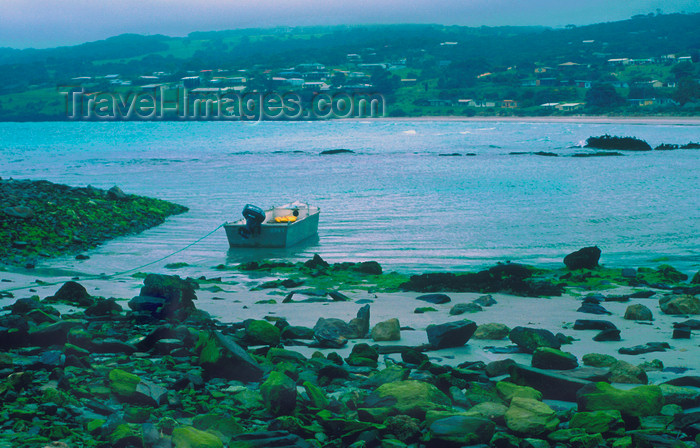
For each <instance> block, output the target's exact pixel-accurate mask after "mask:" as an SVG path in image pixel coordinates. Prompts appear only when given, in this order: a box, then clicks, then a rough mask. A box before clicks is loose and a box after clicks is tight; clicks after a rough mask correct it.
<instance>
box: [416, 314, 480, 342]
mask: <svg viewBox="0 0 700 448" xmlns="http://www.w3.org/2000/svg"><path fill="white" fill-rule="evenodd" d="M475 331H476V323H475V322H472V321H470V320H466V319H465V320H461V321H458V322H449V323H446V324H441V325H429V326H428V328H427V329H426V332H427V333H428V343H429V344H431V345H432V346H434V347H436V348H438V349H441V348H447V347H460V346H462V345H464V344H466V343H467V341H468V340H469V338H471V337H472V335H473V334H474V332H475Z"/></svg>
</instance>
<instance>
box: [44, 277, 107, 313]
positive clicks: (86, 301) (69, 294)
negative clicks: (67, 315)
mask: <svg viewBox="0 0 700 448" xmlns="http://www.w3.org/2000/svg"><path fill="white" fill-rule="evenodd" d="M45 300H46V301H47V302H67V303H71V304H74V305H77V306H84V307H88V306H91V305H93V304H94V302H95V300H94V299H93V298H92V297H91V296H90V294H88V292H87V290H86V289H85V287H84V286H83V285H81V284H80V283H77V282H74V281H68V282H66V283H64V284H63V286H61V287H60V288H59V289H58V291H56V294H54V295H53V296H51V297H47V298H46V299H45Z"/></svg>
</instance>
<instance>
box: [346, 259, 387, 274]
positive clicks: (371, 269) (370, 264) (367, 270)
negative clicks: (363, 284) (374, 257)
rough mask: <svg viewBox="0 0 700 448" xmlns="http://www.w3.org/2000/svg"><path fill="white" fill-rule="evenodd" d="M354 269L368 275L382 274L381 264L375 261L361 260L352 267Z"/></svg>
mask: <svg viewBox="0 0 700 448" xmlns="http://www.w3.org/2000/svg"><path fill="white" fill-rule="evenodd" d="M353 270H354V271H357V272H360V273H362V274H368V275H382V266H381V265H380V264H379V263H377V262H376V261H363V262H361V263H357V264H356V265H355V266H354V267H353Z"/></svg>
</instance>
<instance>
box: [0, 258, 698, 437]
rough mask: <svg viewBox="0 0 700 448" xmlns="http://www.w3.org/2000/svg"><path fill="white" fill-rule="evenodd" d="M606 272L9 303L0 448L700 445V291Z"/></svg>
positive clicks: (344, 272)
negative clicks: (219, 314) (219, 313)
mask: <svg viewBox="0 0 700 448" xmlns="http://www.w3.org/2000/svg"><path fill="white" fill-rule="evenodd" d="M599 257H600V250H599V249H598V248H596V247H589V248H584V249H581V250H579V251H576V252H574V253H572V254H570V255H568V256H567V257H566V258H565V259H564V263H565V264H564V267H562V268H561V269H555V270H545V269H537V268H534V267H531V266H525V265H519V264H515V263H505V264H499V265H496V266H494V267H492V268H490V269H487V270H483V271H480V272H475V273H427V274H422V275H416V276H412V277H408V276H403V275H400V274H396V273H385V272H383V271H382V268H381V266H380V265H379V264H378V263H376V262H365V263H336V264H329V263H326V262H325V261H324V260H323V259H322V258H321V257H318V256H315V257H314V258H313V259H311V260H308V261H307V262H305V263H286V262H273V261H259V262H253V263H246V264H242V265H238V266H225V265H222V266H218V267H217V268H216V271H218V272H220V273H221V277H213V278H206V277H203V276H199V277H196V278H195V277H187V278H184V279H183V278H181V277H180V276H178V275H164V274H147V275H137V276H136V277H137V278H136V279H133V281H134V282H135V283H136V284H137V286H135V287H137V289H135V292H134V294H133V295H132V296H131V297H119V298H114V297H110V298H104V297H100V296H98V292H99V295H104V294H105V293H106V294H109V292H108V291H110V285H111V283H107V284H106V285H105V284H100V287H99V290H98V288H96V287H94V286H93V285H92V284H91V283H90V282H89V281H81V280H79V279H77V281H67V282H66V283H65V284H63V285H62V286H61V287H60V288H56V287H52V288H56V289H52V292H51V293H50V294H48V293H47V294H42V295H43V296H44V297H40V296H38V295H30V294H31V292H32V291H31V290H30V291H29V293H27V294H25V295H21V296H20V294H19V292H17V291H15V292H14V293H11V292H4V293H0V294H1V295H0V300H2V302H1V303H7V306H6V307H4V309H3V311H2V314H0V346H2V350H3V351H2V353H0V403H1V405H0V406H1V407H0V416H1V417H2V418H0V447H5V446H7V447H13V448H14V447H45V446H48V447H56V448H57V447H123V448H126V447H158V448H167V447H176V448H208V447H271V446H275V447H278V446H279V447H346V446H348V447H349V446H353V447H383V448H384V447H406V446H410V447H423V446H425V447H451V446H455V447H457V446H469V447H488V446H490V447H499V448H523V447H527V448H540V447H542V448H544V447H550V448H552V447H591V448H593V447H610V448H612V447H614V448H624V447H696V446H698V444H699V442H700V437H698V434H700V409H698V407H699V406H700V379H699V376H698V369H699V368H700V360H699V359H698V356H697V354H698V344H697V342H696V341H694V340H693V338H694V334H693V333H694V332H696V331H697V330H698V329H700V321H698V320H697V319H696V318H695V316H697V315H698V314H700V300H699V299H698V294H700V285H699V283H700V274H696V275H695V276H693V277H692V278H690V279H689V278H688V276H687V275H684V274H683V273H681V272H678V271H677V270H675V269H673V268H672V267H671V266H666V265H663V266H659V267H658V268H656V269H631V268H626V269H613V268H607V267H602V266H599V265H598V260H599ZM177 268H181V269H186V267H184V264H183V265H174V266H173V269H177ZM0 277H2V275H0ZM1 279H2V280H3V281H6V280H9V279H5V278H1ZM110 282H112V280H110ZM3 284H7V285H8V286H10V285H11V283H3ZM84 285H87V287H86V286H84ZM115 286H116V285H115ZM44 291H46V290H44ZM35 292H36V290H35ZM13 294H15V295H17V296H18V297H15V296H13ZM217 306H219V308H217ZM221 306H224V307H225V308H226V310H227V313H228V315H229V316H238V317H239V319H234V320H233V321H231V319H227V320H226V321H223V320H220V319H217V318H215V317H213V314H214V313H215V310H216V309H221V308H220V307H221ZM204 308H207V309H209V310H210V312H206V311H205V310H204ZM283 315H286V316H287V317H283ZM467 316H468V319H467V318H465V317H467ZM407 324H410V325H407ZM651 356H653V357H651ZM657 356H658V359H657V358H656V357H657Z"/></svg>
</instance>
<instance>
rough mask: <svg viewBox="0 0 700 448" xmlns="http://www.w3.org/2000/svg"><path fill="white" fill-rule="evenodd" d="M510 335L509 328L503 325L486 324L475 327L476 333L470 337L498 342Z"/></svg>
mask: <svg viewBox="0 0 700 448" xmlns="http://www.w3.org/2000/svg"><path fill="white" fill-rule="evenodd" d="M508 333H510V328H508V327H507V326H506V325H504V324H499V323H488V324H481V325H479V326H478V327H476V331H475V332H474V335H473V336H472V337H473V338H474V339H488V340H500V339H504V338H506V337H507V336H508Z"/></svg>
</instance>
